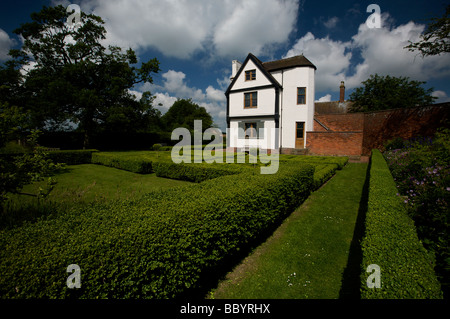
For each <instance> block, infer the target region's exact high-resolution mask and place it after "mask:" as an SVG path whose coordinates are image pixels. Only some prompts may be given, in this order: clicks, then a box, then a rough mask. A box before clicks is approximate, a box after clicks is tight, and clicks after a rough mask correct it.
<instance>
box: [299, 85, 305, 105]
mask: <svg viewBox="0 0 450 319" xmlns="http://www.w3.org/2000/svg"><path fill="white" fill-rule="evenodd" d="M300 89H303V90H304V92H303V94H299V93H300ZM300 97H303V103H300V99H299V98H300ZM305 104H306V87H305V86H301V87H297V105H305Z"/></svg>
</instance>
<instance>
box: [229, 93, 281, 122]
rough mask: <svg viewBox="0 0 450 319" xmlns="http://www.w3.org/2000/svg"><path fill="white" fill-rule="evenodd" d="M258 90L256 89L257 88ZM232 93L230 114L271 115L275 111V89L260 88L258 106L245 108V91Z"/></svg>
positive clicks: (230, 96)
mask: <svg viewBox="0 0 450 319" xmlns="http://www.w3.org/2000/svg"><path fill="white" fill-rule="evenodd" d="M255 91H256V90H255ZM247 92H253V91H246V92H238V93H230V95H229V101H230V111H229V115H230V116H251V115H271V114H274V113H275V89H274V88H268V89H263V90H258V91H257V92H258V106H257V107H256V108H244V93H247Z"/></svg>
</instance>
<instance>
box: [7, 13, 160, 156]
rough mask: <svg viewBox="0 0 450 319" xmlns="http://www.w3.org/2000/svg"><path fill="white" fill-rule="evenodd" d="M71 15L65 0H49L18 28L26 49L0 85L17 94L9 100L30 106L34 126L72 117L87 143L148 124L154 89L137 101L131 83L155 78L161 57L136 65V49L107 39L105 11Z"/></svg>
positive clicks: (59, 124)
mask: <svg viewBox="0 0 450 319" xmlns="http://www.w3.org/2000/svg"><path fill="white" fill-rule="evenodd" d="M68 17H69V13H68V12H67V11H66V8H65V7H63V6H61V5H60V6H56V7H46V6H44V7H43V8H42V10H41V11H40V12H37V13H33V14H32V15H31V19H32V22H28V23H24V24H22V25H21V26H20V27H19V28H18V29H16V30H15V31H14V33H16V34H18V35H21V36H22V37H23V39H24V44H23V46H22V48H21V50H11V51H10V56H11V57H12V58H13V60H12V61H9V62H8V63H6V64H5V66H3V67H2V69H1V73H2V74H5V75H7V77H6V78H5V80H2V82H3V83H0V86H1V87H2V91H3V92H4V93H5V96H6V97H9V99H10V100H13V101H7V102H11V103H14V104H16V105H19V106H23V107H24V108H25V109H26V110H29V111H30V114H31V122H32V124H33V126H34V127H38V128H43V127H45V128H47V129H53V130H57V129H61V128H64V126H65V125H66V126H67V124H68V123H71V124H72V125H73V124H75V125H78V128H79V129H81V130H83V131H84V132H85V141H84V144H85V145H84V146H85V147H88V146H89V138H90V136H91V134H92V133H93V132H94V131H98V130H99V129H108V127H109V128H111V127H114V129H116V130H117V129H124V130H125V131H126V130H130V129H136V128H137V127H139V124H142V125H144V126H145V124H144V123H146V120H147V119H148V118H149V117H151V116H152V115H155V110H154V109H153V106H152V103H149V102H151V99H150V98H149V94H145V95H144V96H143V99H141V101H136V100H135V98H134V96H133V95H132V94H131V93H130V89H131V88H132V87H133V86H134V85H136V84H138V83H142V82H150V83H152V82H153V80H152V73H157V72H158V71H159V61H158V60H157V59H156V58H154V59H150V60H149V61H147V62H142V63H141V64H140V66H139V67H137V66H135V65H136V64H137V63H138V59H137V57H136V54H135V52H134V51H133V50H132V49H128V50H126V51H125V52H123V50H122V49H121V48H119V47H116V46H108V47H105V46H104V45H103V44H102V40H104V39H105V38H106V30H105V28H104V26H103V24H104V22H103V20H102V19H101V18H100V17H98V16H96V15H93V14H85V13H83V12H81V15H80V23H79V24H76V25H73V24H69V23H67V19H68ZM19 68H22V69H21V70H20V69H19ZM24 70H28V71H25V72H24ZM23 73H25V74H23ZM22 74H23V75H22ZM5 82H6V83H5ZM16 91H17V92H16ZM3 92H2V93H3Z"/></svg>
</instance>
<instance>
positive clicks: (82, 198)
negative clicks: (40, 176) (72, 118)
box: [0, 164, 191, 227]
mask: <svg viewBox="0 0 450 319" xmlns="http://www.w3.org/2000/svg"><path fill="white" fill-rule="evenodd" d="M54 178H55V179H56V180H57V184H56V186H55V188H54V189H53V191H52V192H51V193H50V195H49V197H48V198H46V199H44V200H38V199H37V198H35V197H32V196H26V195H10V199H9V200H8V201H7V203H6V205H5V209H4V211H3V212H2V211H0V227H5V226H6V225H9V226H12V225H16V224H18V223H19V224H20V222H22V221H23V220H33V219H35V218H37V217H39V216H42V215H50V214H54V213H57V212H58V211H60V210H64V209H65V207H67V206H74V205H85V204H88V203H91V202H95V201H114V200H123V199H136V198H139V197H141V196H143V195H145V194H146V193H148V192H151V191H154V190H157V189H165V188H170V187H177V186H184V185H190V184H191V183H189V182H186V181H178V180H172V179H167V178H161V177H157V176H156V175H155V174H146V175H142V174H136V173H132V172H128V171H124V170H119V169H116V168H111V167H106V166H101V165H94V164H81V165H69V166H67V169H66V170H65V171H64V172H62V173H61V174H57V175H56V176H54ZM45 184H46V182H45V181H43V182H38V183H34V184H31V185H26V186H25V187H24V188H23V189H22V193H27V194H37V192H38V189H39V187H44V186H45Z"/></svg>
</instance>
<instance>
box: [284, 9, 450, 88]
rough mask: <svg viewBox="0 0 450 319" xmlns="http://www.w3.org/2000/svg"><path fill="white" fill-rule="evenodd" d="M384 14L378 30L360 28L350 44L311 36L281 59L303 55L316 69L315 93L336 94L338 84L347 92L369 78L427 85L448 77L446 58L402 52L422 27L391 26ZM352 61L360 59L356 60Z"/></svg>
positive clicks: (448, 58)
mask: <svg viewBox="0 0 450 319" xmlns="http://www.w3.org/2000/svg"><path fill="white" fill-rule="evenodd" d="M390 20H391V18H390V16H389V14H388V13H383V14H382V26H383V27H382V28H378V29H377V28H373V29H370V28H368V27H367V25H366V24H365V23H363V24H361V25H360V26H359V28H358V32H357V33H356V34H355V35H354V36H353V37H352V38H351V40H350V41H347V42H341V41H335V40H332V39H330V38H329V37H325V38H316V37H315V36H314V35H313V34H312V33H311V32H308V33H307V34H305V35H304V36H303V37H301V38H300V39H298V40H297V41H296V43H295V44H294V45H293V46H292V48H291V49H290V50H289V51H288V52H287V53H286V55H285V57H290V56H294V55H298V54H302V53H303V54H304V55H305V56H306V57H307V58H308V59H310V60H311V62H312V63H314V64H315V65H316V66H317V71H316V91H318V92H321V91H327V90H331V91H337V90H338V89H339V83H340V81H345V86H346V87H347V88H348V89H351V88H355V87H358V86H360V85H361V82H362V81H365V80H367V79H368V78H369V76H370V75H371V74H375V73H378V74H379V75H388V74H389V75H391V76H406V77H410V78H411V79H414V80H418V81H428V80H430V79H436V78H440V77H444V76H448V75H450V54H446V55H441V56H430V57H426V58H422V57H420V56H419V55H418V54H417V53H415V52H410V51H408V50H407V49H404V47H405V46H406V45H408V43H409V42H408V41H412V42H415V41H418V40H419V37H420V34H421V33H422V32H423V31H424V29H425V26H424V25H421V24H416V23H414V22H409V23H407V24H403V25H400V26H397V27H394V26H392V23H391V21H390ZM356 57H361V58H360V59H358V58H356Z"/></svg>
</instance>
